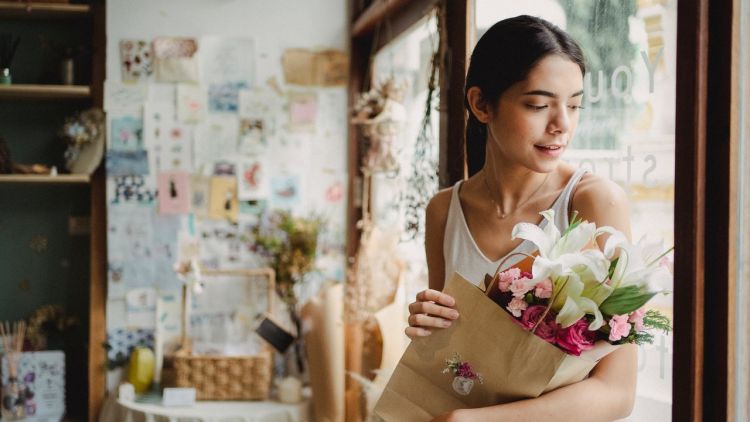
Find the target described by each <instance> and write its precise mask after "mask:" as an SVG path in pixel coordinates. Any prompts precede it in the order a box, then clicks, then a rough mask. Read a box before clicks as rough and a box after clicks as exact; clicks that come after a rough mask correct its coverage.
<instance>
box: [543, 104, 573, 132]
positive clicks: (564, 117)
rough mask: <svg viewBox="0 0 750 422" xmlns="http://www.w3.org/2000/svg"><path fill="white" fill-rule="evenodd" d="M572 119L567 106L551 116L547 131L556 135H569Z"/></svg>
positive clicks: (558, 109)
mask: <svg viewBox="0 0 750 422" xmlns="http://www.w3.org/2000/svg"><path fill="white" fill-rule="evenodd" d="M570 119H571V116H570V114H569V112H568V108H567V107H566V106H562V107H559V108H557V112H556V113H554V114H553V115H551V116H550V121H549V123H548V124H547V131H548V132H549V133H551V134H555V135H559V134H563V133H567V132H568V131H569V130H570V125H571V121H570Z"/></svg>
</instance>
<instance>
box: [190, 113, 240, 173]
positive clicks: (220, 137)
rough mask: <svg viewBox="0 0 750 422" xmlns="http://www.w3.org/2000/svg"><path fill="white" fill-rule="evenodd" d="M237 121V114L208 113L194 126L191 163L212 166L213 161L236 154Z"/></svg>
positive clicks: (197, 166) (196, 166) (199, 165)
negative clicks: (204, 118) (192, 159)
mask: <svg viewBox="0 0 750 422" xmlns="http://www.w3.org/2000/svg"><path fill="white" fill-rule="evenodd" d="M238 133H239V123H238V121H237V116H235V115H230V114H224V115H220V114H215V115H209V116H208V117H207V118H206V120H204V121H203V122H201V123H199V124H198V125H197V126H196V128H195V136H194V138H193V154H194V156H193V158H194V161H193V165H194V167H195V168H196V169H198V168H200V167H201V166H206V165H210V166H213V162H214V161H219V160H221V159H223V158H228V157H232V156H234V155H236V154H237V135H238Z"/></svg>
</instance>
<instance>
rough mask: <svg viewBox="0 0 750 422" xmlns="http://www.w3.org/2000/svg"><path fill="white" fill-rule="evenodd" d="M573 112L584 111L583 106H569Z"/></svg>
mask: <svg viewBox="0 0 750 422" xmlns="http://www.w3.org/2000/svg"><path fill="white" fill-rule="evenodd" d="M568 107H569V108H570V109H571V110H583V106H580V105H571V106H568Z"/></svg>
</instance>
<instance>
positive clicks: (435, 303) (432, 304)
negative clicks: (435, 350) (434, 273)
mask: <svg viewBox="0 0 750 422" xmlns="http://www.w3.org/2000/svg"><path fill="white" fill-rule="evenodd" d="M455 304H456V301H455V300H454V299H453V297H451V296H449V295H447V294H445V293H442V292H439V291H437V290H433V289H427V290H423V291H421V292H419V293H417V300H416V302H414V303H411V304H409V326H408V327H407V328H406V335H407V336H409V338H412V339H414V338H417V337H425V336H429V335H430V334H432V331H431V330H432V329H434V328H448V327H450V326H451V323H452V321H453V320H455V319H457V318H458V311H456V310H455V309H453V306H454V305H455Z"/></svg>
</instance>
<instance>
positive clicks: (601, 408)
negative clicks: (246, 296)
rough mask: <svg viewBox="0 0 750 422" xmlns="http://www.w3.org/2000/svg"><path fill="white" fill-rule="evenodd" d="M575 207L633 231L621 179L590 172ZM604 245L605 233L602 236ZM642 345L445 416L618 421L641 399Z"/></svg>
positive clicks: (597, 219)
mask: <svg viewBox="0 0 750 422" xmlns="http://www.w3.org/2000/svg"><path fill="white" fill-rule="evenodd" d="M572 200H573V204H572V208H573V209H574V210H577V211H578V215H579V216H580V217H581V218H582V219H584V220H588V221H591V222H594V223H596V225H597V227H598V226H605V225H606V226H612V227H614V228H615V229H617V230H620V231H622V232H623V233H625V235H626V236H628V237H630V217H629V207H628V200H627V195H626V194H625V192H624V191H623V190H622V189H621V188H620V187H619V186H618V185H616V184H615V183H613V182H611V181H609V180H606V179H602V178H599V177H596V176H589V177H586V178H585V179H584V180H583V181H581V183H580V184H579V187H578V189H577V190H576V192H575V195H574V197H573V199H572ZM598 241H599V244H600V246H603V244H604V243H603V242H604V241H606V238H604V239H598ZM637 369H638V361H637V348H636V346H634V345H632V344H627V345H623V346H621V347H619V348H618V349H617V350H615V351H614V352H612V353H610V354H609V355H607V356H606V357H605V358H603V359H602V360H601V361H600V362H599V363H598V364H597V365H596V367H595V368H594V370H593V371H592V372H591V376H590V377H589V378H587V379H585V380H583V381H581V382H579V383H576V384H572V385H569V386H567V387H563V388H560V389H557V390H555V391H552V392H549V393H547V394H544V395H542V396H540V397H538V398H535V399H528V400H521V401H517V402H514V403H509V404H503V405H498V406H491V407H485V408H480V409H462V410H458V411H455V412H453V413H451V414H449V415H445V416H444V417H443V418H442V419H441V418H438V419H436V420H438V421H439V420H446V421H460V420H483V421H495V420H497V421H503V422H513V421H532V420H559V421H567V420H575V421H597V422H598V421H612V420H617V419H622V418H625V417H627V416H628V415H629V414H630V412H631V411H632V409H633V403H634V401H635V387H636V372H637Z"/></svg>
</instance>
